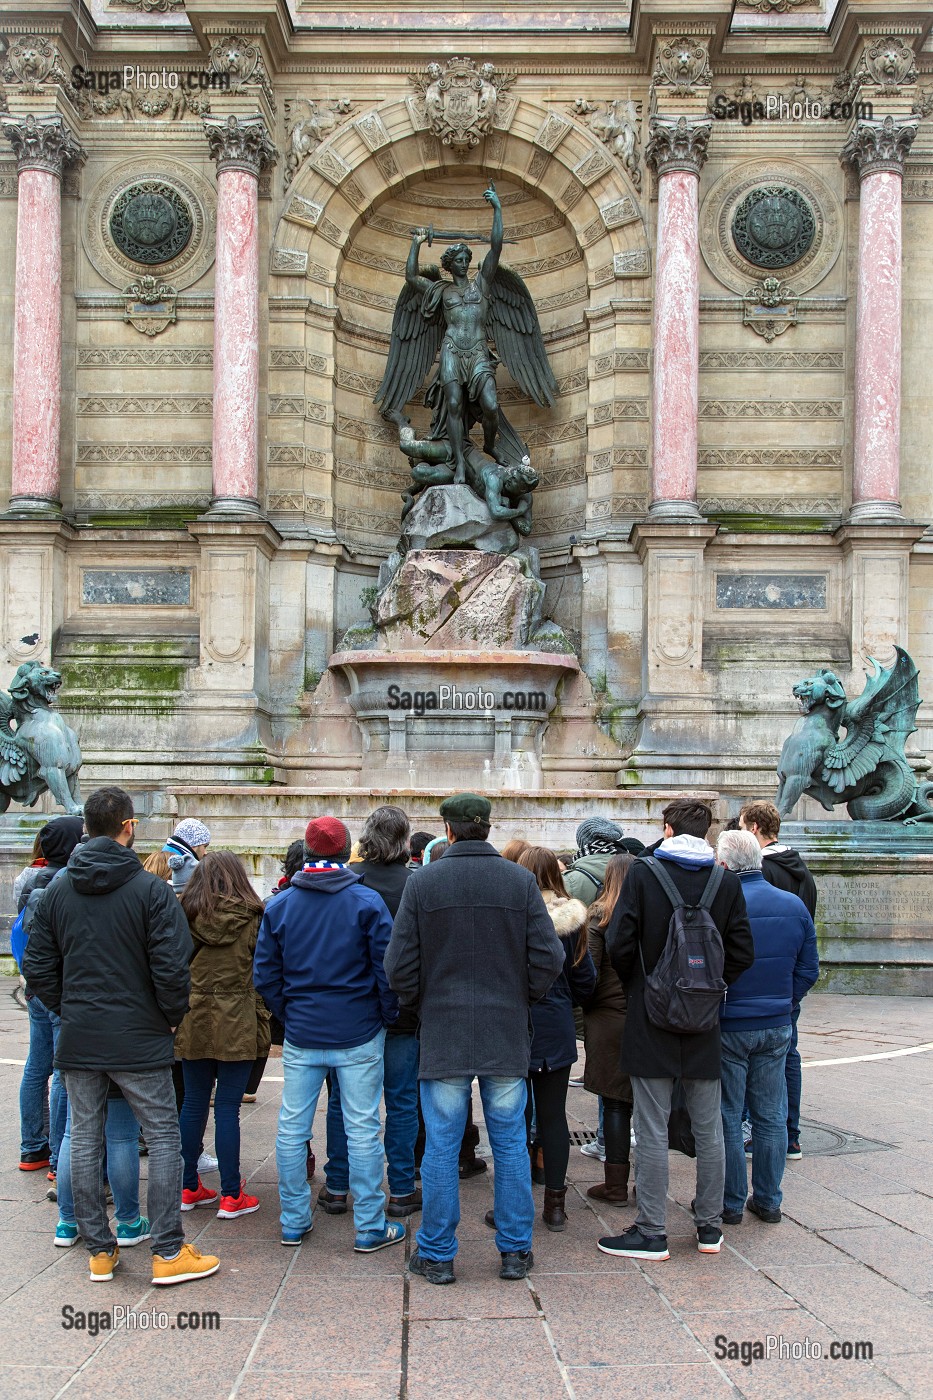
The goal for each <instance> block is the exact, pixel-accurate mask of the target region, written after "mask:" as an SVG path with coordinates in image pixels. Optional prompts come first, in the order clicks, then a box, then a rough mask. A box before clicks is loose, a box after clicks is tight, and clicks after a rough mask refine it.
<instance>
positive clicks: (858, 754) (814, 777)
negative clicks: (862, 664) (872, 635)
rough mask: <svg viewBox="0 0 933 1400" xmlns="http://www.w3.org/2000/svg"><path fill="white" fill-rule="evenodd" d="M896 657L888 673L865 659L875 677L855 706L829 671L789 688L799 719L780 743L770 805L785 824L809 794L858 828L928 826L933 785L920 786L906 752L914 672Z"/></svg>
mask: <svg viewBox="0 0 933 1400" xmlns="http://www.w3.org/2000/svg"><path fill="white" fill-rule="evenodd" d="M894 651H895V653H896V659H895V662H894V665H893V666H891V667H884V666H881V665H880V664H879V663H878V662H877V661H876V660H875V658H874V657H873V656H872V657H869V658H868V659H869V661H870V662H871V664H872V673H871V674H870V675H867V676H866V681H865V689H864V690H863V692H862V694H861V695H860V696H859V697H858V699H856V700H852V701H849V700H847V698H846V692H845V687H844V686H843V684H842V682H841V681H840V679H839V677H838V676H837V675H836V674H835V672H833V671H828V670H822V671H818V672H817V674H816V675H815V676H811V677H809V678H808V679H807V680H805V681H801V682H800V683H799V684H798V685H795V686H794V691H793V693H794V696H795V697H796V699H797V700H798V701H799V702H800V708H801V710H802V712H803V715H804V718H803V720H802V721H801V723H800V724H799V725H798V727H797V729H796V730H795V731H794V733H793V734H791V735H790V736H789V737H788V738H787V739H785V741H784V747H783V748H782V749H781V757H780V760H779V762H778V777H779V779H780V785H779V787H778V791H777V796H776V797H775V803H776V804H777V808H778V811H779V812H780V814H781V816H782V817H788V816H790V814H791V812H792V811H793V810H794V808H795V807H796V805H797V803H798V801H799V800H800V798H801V797H802V796H803V795H804V794H805V793H806V794H807V796H809V797H815V798H816V800H817V801H818V802H820V803H821V804H822V806H823V807H825V808H826V810H827V811H828V812H831V811H832V809H833V807H834V806H840V805H842V804H843V803H845V805H846V808H847V810H848V813H849V816H850V817H852V818H853V820H855V821H904V822H906V823H907V824H913V823H914V822H917V821H930V820H933V808H931V806H930V797H931V796H933V783H931V782H923V783H918V782H917V780H916V778H915V777H914V772H913V769H912V768H911V766H910V763H909V762H908V759H907V756H906V754H905V752H904V747H905V745H906V743H907V739H908V738H909V736H910V735H911V734H913V733H914V731H915V730H916V727H917V726H916V716H917V710H918V708H919V706H920V693H919V690H918V688H917V679H918V675H919V673H918V671H917V668H916V666H915V665H914V663H913V661H912V660H911V658H910V657H909V656H908V654H907V652H906V651H904V650H902V648H901V647H895V648H894ZM840 729H845V731H846V733H845V738H842V739H841V738H840V737H839V731H840Z"/></svg>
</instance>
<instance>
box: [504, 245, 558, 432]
mask: <svg viewBox="0 0 933 1400" xmlns="http://www.w3.org/2000/svg"><path fill="white" fill-rule="evenodd" d="M489 321H490V324H491V328H492V333H493V337H494V339H495V342H496V349H497V350H498V351H499V354H500V355H501V357H502V359H503V360H504V362H505V366H506V369H507V370H508V371H509V374H511V376H512V378H513V379H514V380H515V382H516V384H517V385H518V386H519V388H520V389H522V390H523V392H524V393H526V394H527V395H528V397H529V398H530V399H534V401H535V403H536V404H539V405H540V406H541V407H542V408H545V407H553V405H554V399H555V396H556V394H557V381H556V379H555V378H554V374H553V372H552V370H551V366H550V365H549V364H548V358H547V351H546V350H545V348H544V340H543V339H542V336H541V326H540V325H539V323H538V313H537V311H535V305H534V302H533V301H532V300H531V293H530V292H529V291H528V288H527V287H526V286H525V284H524V282H523V281H522V279H521V278H520V277H519V275H518V273H517V272H512V271H511V269H510V268H507V267H502V266H501V265H500V266H499V267H498V268H497V269H496V275H495V277H494V278H493V279H492V285H491V286H490V288H489Z"/></svg>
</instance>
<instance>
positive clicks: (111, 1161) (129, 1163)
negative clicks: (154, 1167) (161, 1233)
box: [56, 1099, 139, 1225]
mask: <svg viewBox="0 0 933 1400" xmlns="http://www.w3.org/2000/svg"><path fill="white" fill-rule="evenodd" d="M104 1136H105V1140H106V1143H107V1180H108V1181H109V1182H110V1189H111V1191H112V1192H113V1213H114V1215H115V1216H116V1217H117V1219H118V1220H122V1221H123V1222H124V1224H127V1225H132V1224H133V1222H134V1221H135V1220H138V1219H139V1124H138V1123H137V1122H136V1119H135V1118H134V1117H133V1110H132V1109H131V1108H130V1106H129V1104H128V1103H127V1101H126V1099H108V1100H107V1123H106V1126H105V1128H104ZM56 1186H57V1188H58V1213H59V1215H60V1217H61V1218H62V1220H64V1222H65V1224H66V1225H74V1224H75V1223H76V1221H75V1207H74V1196H73V1195H72V1191H71V1114H70V1113H69V1114H68V1116H67V1122H66V1125H65V1136H64V1137H63V1138H62V1147H61V1151H60V1152H59V1154H58V1180H57V1182H56Z"/></svg>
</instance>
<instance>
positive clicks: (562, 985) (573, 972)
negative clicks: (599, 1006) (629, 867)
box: [531, 890, 596, 1074]
mask: <svg viewBox="0 0 933 1400" xmlns="http://www.w3.org/2000/svg"><path fill="white" fill-rule="evenodd" d="M541 898H542V899H543V900H544V903H545V905H546V907H547V911H548V914H549V915H550V917H551V923H552V924H553V925H554V932H555V933H556V934H557V936H558V938H559V939H560V942H561V947H562V948H563V950H564V965H563V967H562V968H561V970H560V972H559V973H558V974H557V979H556V981H554V982H553V983H552V984H551V989H550V991H549V992H548V993H547V995H546V996H544V997H542V998H541V1000H540V1001H536V1002H534V1003H533V1004H532V1007H531V1024H532V1027H533V1031H534V1034H533V1035H532V1039H531V1072H532V1074H535V1073H537V1072H538V1071H539V1070H551V1069H563V1068H564V1067H565V1066H566V1065H572V1064H574V1063H575V1061H576V1059H577V1031H576V1027H575V1025H574V1021H573V1008H574V1007H575V1006H583V1005H585V1004H586V1002H588V1001H589V999H590V997H591V996H592V995H593V992H594V991H595V990H596V968H595V967H594V966H593V959H592V958H591V957H590V955H589V953H588V952H587V953H584V955H583V958H582V960H581V961H580V962H579V963H577V964H576V966H574V958H575V956H576V947H577V935H578V933H579V931H580V929H581V928H583V927H584V925H585V924H586V905H585V904H583V903H582V902H581V901H580V900H579V899H567V898H566V897H561V896H560V895H557V894H554V893H553V892H552V891H551V890H542V892H541Z"/></svg>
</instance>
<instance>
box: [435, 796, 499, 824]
mask: <svg viewBox="0 0 933 1400" xmlns="http://www.w3.org/2000/svg"><path fill="white" fill-rule="evenodd" d="M491 813H492V805H491V804H490V802H489V799H488V798H487V797H480V796H479V795H478V794H477V793H475V792H455V793H454V795H453V797H445V799H444V801H443V802H442V803H441V816H442V817H443V818H444V821H445V822H476V824H477V825H479V824H480V823H483V822H488V821H489V817H490V815H491Z"/></svg>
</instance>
